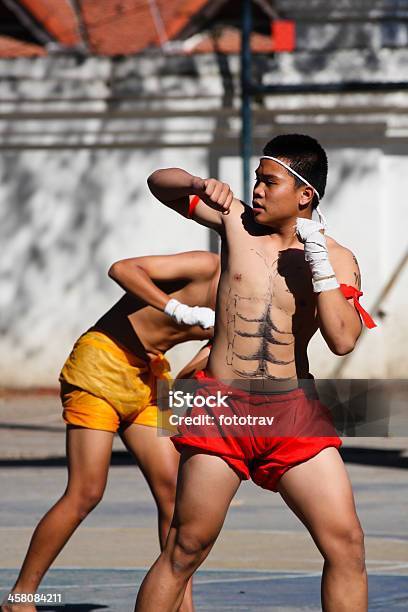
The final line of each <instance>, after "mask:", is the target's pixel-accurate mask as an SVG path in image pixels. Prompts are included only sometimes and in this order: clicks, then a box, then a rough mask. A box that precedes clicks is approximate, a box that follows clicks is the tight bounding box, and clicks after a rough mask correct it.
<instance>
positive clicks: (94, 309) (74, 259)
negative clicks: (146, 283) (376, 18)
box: [0, 49, 408, 387]
mask: <svg viewBox="0 0 408 612" xmlns="http://www.w3.org/2000/svg"><path fill="white" fill-rule="evenodd" d="M302 53H303V54H302ZM302 53H300V54H298V56H297V57H293V56H286V54H285V55H284V56H282V57H280V58H278V59H273V58H263V59H262V58H261V59H260V60H259V62H260V63H259V66H261V69H262V74H263V77H264V80H265V81H269V82H273V81H276V82H282V81H286V82H296V81H299V80H301V79H302V78H304V68H305V66H306V64H307V62H308V61H309V62H310V61H311V58H310V56H307V54H306V53H305V52H302ZM407 59H408V53H407V52H406V51H405V50H396V51H394V52H393V53H391V52H390V51H389V50H387V49H385V50H384V51H383V52H378V54H377V61H376V63H375V65H374V64H373V65H372V66H371V68H369V66H368V64H367V62H365V61H364V58H363V59H361V58H360V59H358V58H357V59H356V56H355V54H354V55H353V54H351V52H349V51H347V50H346V51H343V52H338V53H337V54H333V56H332V57H331V59H330V60H326V61H325V63H324V66H323V67H322V70H321V71H320V72H317V71H316V72H315V74H314V76H313V78H315V79H318V80H321V81H322V82H324V81H328V80H330V81H333V80H334V78H340V79H341V78H346V76H347V75H349V78H357V77H358V75H363V77H364V78H366V79H368V80H369V79H372V80H380V79H382V78H384V75H385V74H386V75H387V78H389V79H390V80H393V79H396V78H398V79H399V78H401V74H400V72H399V67H400V66H401V65H402V63H404V62H406V60H407ZM0 72H1V74H2V75H3V79H2V81H1V83H0V95H1V100H2V101H1V105H0V149H1V151H0V177H1V178H0V201H1V207H0V215H1V217H0V219H1V220H0V234H1V244H2V256H1V258H0V275H1V293H0V303H1V310H2V315H1V327H0V331H1V338H0V384H2V385H6V386H18V387H26V386H53V385H55V382H56V378H57V374H58V371H59V368H60V367H61V365H62V363H63V360H64V357H65V355H66V354H67V352H68V351H69V349H70V347H71V344H72V342H73V341H74V340H75V338H76V337H77V336H78V335H79V334H80V333H81V332H82V331H83V330H84V329H86V327H87V326H89V325H91V324H92V323H93V322H94V320H95V319H96V318H97V317H98V316H99V315H100V314H101V313H102V312H103V311H104V310H105V309H106V308H107V307H109V306H110V305H111V303H112V301H113V300H115V299H116V298H118V297H119V296H120V293H121V292H120V290H119V289H118V288H117V287H116V286H115V285H114V283H112V281H110V280H109V279H108V277H107V275H106V272H107V269H108V267H109V265H110V264H111V263H112V262H113V261H115V260H117V259H120V258H123V257H129V256H132V255H140V254H149V253H150V254H153V253H172V252H176V251H182V250H189V249H196V248H202V249H207V248H209V247H211V248H213V249H215V248H216V246H217V239H216V237H215V236H214V235H210V232H208V231H207V230H205V229H204V228H201V227H200V226H198V225H195V224H193V223H189V222H188V221H185V220H183V219H181V218H179V217H178V216H177V215H175V214H174V213H172V212H170V211H167V210H166V209H165V208H164V207H161V206H160V205H158V204H156V203H155V202H154V200H153V198H152V197H151V196H150V194H149V192H148V190H147V187H146V181H145V179H146V177H147V175H148V174H149V173H150V172H151V171H153V170H154V169H155V168H157V167H163V166H171V165H179V166H180V165H181V166H183V167H185V168H186V169H188V170H190V171H191V172H193V173H196V174H200V175H202V176H206V175H214V176H215V175H218V176H219V177H220V178H221V179H222V180H227V181H230V182H231V184H232V185H234V187H236V188H235V191H236V193H237V194H238V195H240V193H242V191H241V190H242V187H241V185H240V181H239V176H240V160H239V155H238V154H239V131H240V124H239V116H238V111H237V108H238V102H239V98H238V86H237V84H238V60H237V58H235V57H231V58H228V59H225V58H224V59H223V60H222V61H220V58H216V57H213V56H203V57H198V58H192V57H184V58H180V57H168V58H164V57H163V56H160V55H154V54H153V55H151V56H144V57H138V58H132V59H127V60H121V61H113V60H108V59H105V58H99V59H87V60H79V59H78V58H71V57H55V58H40V59H35V60H15V61H5V60H3V61H2V62H0ZM397 75H398V76H397ZM407 102H408V94H406V93H393V94H371V95H363V94H355V95H352V96H340V95H334V94H333V95H319V96H318V95H305V96H302V97H294V96H265V97H263V98H258V99H257V101H256V102H255V104H254V122H255V129H254V143H253V145H254V151H255V152H256V151H260V150H261V146H262V144H263V142H264V141H265V140H266V139H269V137H271V136H273V135H274V134H275V133H277V132H286V131H291V132H293V131H298V132H306V133H310V134H311V135H315V136H316V137H318V138H319V139H320V140H321V142H322V144H323V145H325V146H326V147H327V150H328V153H329V162H330V171H329V184H328V189H327V194H326V196H325V198H324V200H323V207H324V209H325V210H326V211H327V216H328V218H329V222H330V230H331V231H330V233H331V234H332V235H333V236H334V237H335V238H336V239H337V240H339V241H340V242H342V243H343V244H345V245H346V246H348V247H349V248H351V249H352V250H353V251H354V252H355V254H356V256H357V258H358V259H359V262H360V265H361V269H362V276H363V290H364V293H365V296H364V298H363V302H364V305H365V306H367V307H368V309H369V308H370V305H372V304H373V303H374V302H375V300H376V299H377V297H378V296H379V295H380V293H381V290H382V288H383V286H384V285H385V284H386V282H387V280H388V279H389V277H390V275H391V274H392V272H393V270H394V268H395V266H396V265H397V262H398V260H399V259H400V258H401V256H402V254H403V251H404V249H405V248H406V236H405V227H406V223H405V226H404V223H403V219H404V220H406V216H407V206H406V202H405V201H404V194H405V193H406V189H405V187H406V186H407V185H406V183H407V181H408V178H407V177H408V158H407V151H406V149H405V146H404V141H405V137H406V133H407V127H408V114H407V106H408V104H407ZM255 164H256V158H255V157H254V159H253V165H254V167H255ZM406 279H407V272H406V271H405V273H403V274H402V276H401V277H400V278H399V280H398V282H397V284H396V285H395V287H394V288H393V290H392V291H391V292H390V293H389V295H388V297H387V299H386V300H385V302H384V304H382V306H381V308H382V310H383V312H384V313H385V316H384V318H383V319H382V321H379V322H380V323H381V326H380V329H378V330H376V331H373V332H370V333H368V334H366V335H365V337H363V338H362V340H361V342H360V345H359V347H358V349H357V350H356V351H355V354H353V356H352V357H351V358H349V359H348V360H347V362H346V363H345V365H344V368H343V375H344V376H354V377H366V376H378V377H381V376H384V377H404V376H405V375H406V374H405V372H406V365H407V364H406V356H404V354H403V346H404V344H405V342H406V340H407V336H408V333H407V323H406V317H404V316H403V314H404V312H406V306H407V292H406V289H405V288H406V286H407V284H406ZM195 349H196V345H194V346H189V347H187V349H186V347H183V348H181V347H180V348H178V349H177V350H175V351H173V353H172V356H173V359H174V365H175V369H177V368H178V367H180V366H181V365H182V363H183V361H185V360H187V359H188V358H189V356H190V355H191V354H192V352H193V351H194V350H195ZM311 359H312V363H313V364H314V367H312V371H313V372H314V373H315V374H316V375H320V376H330V374H331V373H332V372H333V371H334V369H335V368H337V367H338V362H339V358H337V357H334V356H332V355H330V353H329V351H328V349H327V348H326V347H325V346H324V343H323V342H322V341H321V339H316V340H315V341H313V345H312V347H311Z"/></svg>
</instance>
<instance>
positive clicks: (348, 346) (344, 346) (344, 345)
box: [330, 339, 356, 357]
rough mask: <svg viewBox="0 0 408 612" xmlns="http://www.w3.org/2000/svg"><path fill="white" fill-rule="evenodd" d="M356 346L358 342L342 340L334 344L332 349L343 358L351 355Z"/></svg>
mask: <svg viewBox="0 0 408 612" xmlns="http://www.w3.org/2000/svg"><path fill="white" fill-rule="evenodd" d="M355 346H356V341H353V340H351V339H350V340H347V339H342V340H340V341H338V342H336V343H335V344H333V345H332V346H331V347H330V348H331V350H332V352H333V353H334V354H335V355H338V356H340V357H341V356H342V355H347V354H348V353H351V352H352V351H353V350H354V347H355Z"/></svg>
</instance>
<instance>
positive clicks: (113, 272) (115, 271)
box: [108, 260, 123, 280]
mask: <svg viewBox="0 0 408 612" xmlns="http://www.w3.org/2000/svg"><path fill="white" fill-rule="evenodd" d="M122 268H123V261H122V260H119V261H115V263H113V264H112V265H111V267H110V268H109V270H108V276H109V278H111V279H113V280H117V279H118V278H119V276H120V273H121V270H122Z"/></svg>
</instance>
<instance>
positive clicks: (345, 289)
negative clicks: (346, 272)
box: [340, 283, 377, 329]
mask: <svg viewBox="0 0 408 612" xmlns="http://www.w3.org/2000/svg"><path fill="white" fill-rule="evenodd" d="M340 291H341V292H342V294H343V295H344V297H345V298H346V299H347V300H348V299H350V298H353V302H354V306H355V308H356V310H358V312H359V313H360V315H361V318H362V319H363V323H364V325H365V326H366V327H368V329H372V328H373V327H377V324H376V323H374V321H373V320H372V318H371V317H370V315H369V314H368V312H367V311H366V310H364V308H363V307H362V306H361V304H360V302H359V301H358V298H359V297H361V296H362V295H363V292H362V291H359V290H358V289H356V288H355V287H352V286H351V285H345V284H344V283H341V284H340Z"/></svg>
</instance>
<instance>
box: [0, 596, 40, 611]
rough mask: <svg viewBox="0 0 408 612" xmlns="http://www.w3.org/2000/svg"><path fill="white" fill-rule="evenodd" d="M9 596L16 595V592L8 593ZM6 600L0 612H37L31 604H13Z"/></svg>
mask: <svg viewBox="0 0 408 612" xmlns="http://www.w3.org/2000/svg"><path fill="white" fill-rule="evenodd" d="M10 595H18V593H17V592H13V593H10ZM7 597H8V596H7ZM7 597H6V599H5V600H4V601H3V603H2V605H1V607H0V610H1V612H37V608H36V607H35V605H34V604H32V603H26V602H24V603H14V602H9V601H7Z"/></svg>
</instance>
